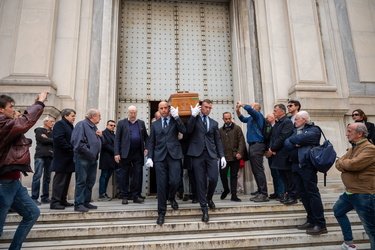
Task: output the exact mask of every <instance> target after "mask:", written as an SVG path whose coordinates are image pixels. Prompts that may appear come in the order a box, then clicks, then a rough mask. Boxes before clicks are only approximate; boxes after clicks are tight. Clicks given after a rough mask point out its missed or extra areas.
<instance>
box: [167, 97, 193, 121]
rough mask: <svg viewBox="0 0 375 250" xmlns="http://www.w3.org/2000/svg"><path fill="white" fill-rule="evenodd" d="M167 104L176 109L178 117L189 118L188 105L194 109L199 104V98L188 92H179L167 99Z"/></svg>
mask: <svg viewBox="0 0 375 250" xmlns="http://www.w3.org/2000/svg"><path fill="white" fill-rule="evenodd" d="M168 103H169V105H171V106H173V107H174V108H177V107H178V114H179V116H190V115H191V110H190V105H191V106H192V107H193V108H194V107H195V105H196V104H197V103H199V97H198V94H197V93H190V92H189V91H179V92H178V93H176V94H172V95H171V96H170V97H169V99H168Z"/></svg>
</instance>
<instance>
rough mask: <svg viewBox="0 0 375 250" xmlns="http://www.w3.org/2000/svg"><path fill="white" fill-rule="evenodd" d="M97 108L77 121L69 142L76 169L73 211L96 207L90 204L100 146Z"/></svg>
mask: <svg viewBox="0 0 375 250" xmlns="http://www.w3.org/2000/svg"><path fill="white" fill-rule="evenodd" d="M100 120H101V115H100V112H99V110H97V109H90V110H89V111H87V113H86V119H84V120H82V121H80V122H78V123H77V125H76V127H75V128H74V129H73V132H72V137H71V139H70V143H71V144H72V146H73V151H74V157H73V161H74V165H75V171H76V188H75V192H74V211H77V212H88V211H89V209H97V208H98V207H97V206H95V205H92V204H91V203H90V202H91V200H92V188H93V187H94V184H95V180H96V170H97V165H98V156H99V153H100V150H101V147H102V140H101V138H100V137H101V136H102V132H101V131H100V130H98V128H97V127H96V125H97V124H98V123H99V122H100Z"/></svg>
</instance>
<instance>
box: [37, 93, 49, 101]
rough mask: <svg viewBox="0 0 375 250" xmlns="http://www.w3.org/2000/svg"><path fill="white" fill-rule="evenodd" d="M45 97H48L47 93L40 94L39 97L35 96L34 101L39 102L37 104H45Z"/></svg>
mask: <svg viewBox="0 0 375 250" xmlns="http://www.w3.org/2000/svg"><path fill="white" fill-rule="evenodd" d="M47 95H48V91H43V92H42V93H40V94H39V95H37V97H36V99H35V101H39V102H43V103H44V102H46V101H47Z"/></svg>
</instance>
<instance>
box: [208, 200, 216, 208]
mask: <svg viewBox="0 0 375 250" xmlns="http://www.w3.org/2000/svg"><path fill="white" fill-rule="evenodd" d="M208 207H209V208H211V209H215V208H216V206H215V203H214V202H213V201H212V200H209V201H208Z"/></svg>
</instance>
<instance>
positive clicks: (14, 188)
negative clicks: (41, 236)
mask: <svg viewBox="0 0 375 250" xmlns="http://www.w3.org/2000/svg"><path fill="white" fill-rule="evenodd" d="M9 208H12V209H13V210H15V211H16V212H17V213H18V214H19V215H21V216H22V221H21V222H20V224H19V225H18V228H17V230H16V233H15V234H14V236H13V239H12V243H11V245H10V247H9V249H21V247H22V243H23V241H24V240H25V239H26V236H27V235H28V233H29V232H30V230H31V228H32V227H33V226H34V224H35V222H36V220H37V219H38V217H39V215H40V211H39V208H38V207H37V206H36V205H35V203H34V202H33V200H32V199H31V197H30V195H29V194H28V193H27V189H26V188H25V187H23V186H22V184H21V182H20V180H0V236H1V235H2V233H3V228H4V223H5V219H6V217H7V214H8V211H9Z"/></svg>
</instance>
